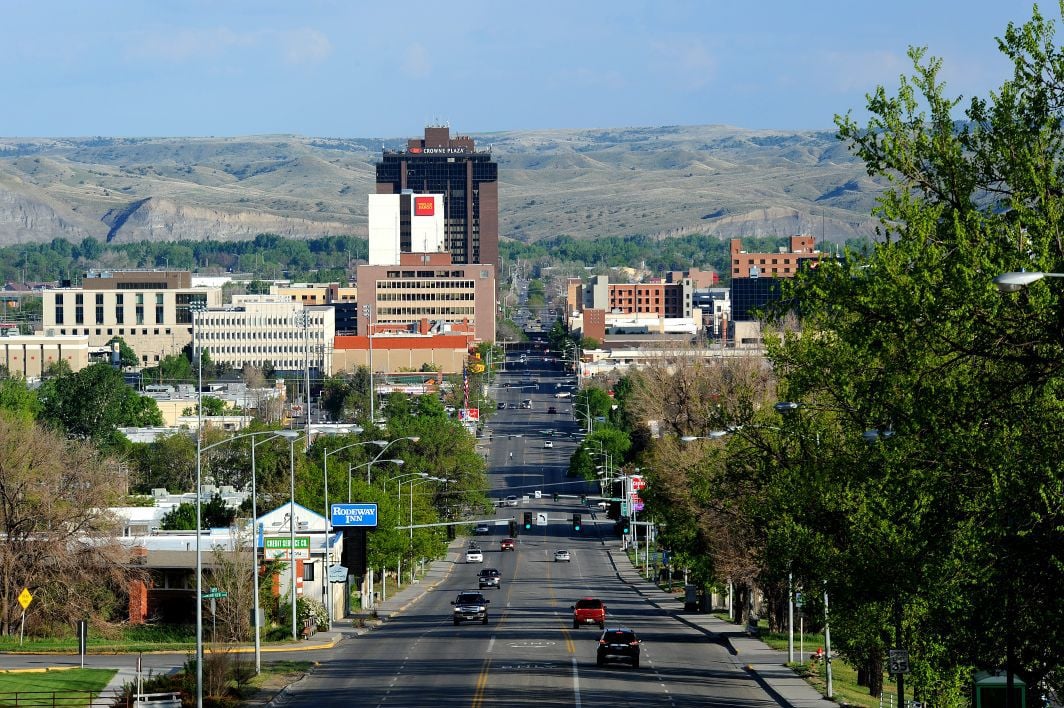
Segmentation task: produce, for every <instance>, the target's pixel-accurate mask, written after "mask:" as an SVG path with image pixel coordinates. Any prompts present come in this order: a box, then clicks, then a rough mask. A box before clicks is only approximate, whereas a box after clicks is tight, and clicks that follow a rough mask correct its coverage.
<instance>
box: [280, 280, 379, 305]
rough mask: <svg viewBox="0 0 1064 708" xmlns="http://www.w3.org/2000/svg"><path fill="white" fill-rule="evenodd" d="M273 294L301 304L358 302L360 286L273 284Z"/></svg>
mask: <svg viewBox="0 0 1064 708" xmlns="http://www.w3.org/2000/svg"><path fill="white" fill-rule="evenodd" d="M270 294H271V295H283V296H284V297H286V298H288V299H289V300H291V301H292V302H298V303H299V304H301V305H331V304H335V303H340V302H358V288H356V287H351V286H345V285H340V284H339V283H291V284H289V285H271V286H270Z"/></svg>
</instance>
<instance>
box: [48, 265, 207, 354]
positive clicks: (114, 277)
mask: <svg viewBox="0 0 1064 708" xmlns="http://www.w3.org/2000/svg"><path fill="white" fill-rule="evenodd" d="M41 298H42V310H43V311H42V314H41V319H42V327H41V329H42V331H41V334H43V335H44V336H52V337H54V336H75V335H76V336H82V337H88V338H89V348H90V349H96V348H100V347H103V346H105V345H106V344H107V342H109V341H110V340H111V338H112V337H121V338H122V340H123V341H125V343H126V344H128V345H129V346H130V347H132V348H133V351H135V352H136V353H137V357H138V358H139V359H140V363H141V365H142V366H155V365H156V364H158V363H159V361H160V360H162V359H163V358H164V357H167V356H170V355H172V354H179V353H180V352H181V350H182V349H183V348H184V347H186V346H187V345H188V344H189V343H190V342H191V341H192V311H193V309H195V308H197V307H217V306H219V305H221V304H222V290H221V288H193V287H192V275H191V273H189V272H188V271H175V270H136V271H93V272H90V273H87V274H86V276H85V278H84V280H83V281H82V284H81V287H78V288H74V287H70V288H57V289H55V290H44V291H42V292H41Z"/></svg>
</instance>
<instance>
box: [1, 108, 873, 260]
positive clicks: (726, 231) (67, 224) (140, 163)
mask: <svg viewBox="0 0 1064 708" xmlns="http://www.w3.org/2000/svg"><path fill="white" fill-rule="evenodd" d="M471 137H473V138H474V140H476V143H477V147H478V148H479V149H490V150H491V152H492V153H493V155H494V157H495V159H496V160H497V161H498V163H499V202H500V214H499V219H500V224H499V230H500V234H501V237H502V238H503V239H507V238H510V239H517V240H521V241H528V242H533V241H538V240H540V239H543V238H547V237H550V236H555V235H563V234H564V235H569V236H573V237H575V238H595V237H598V236H606V235H616V236H624V235H631V234H646V235H652V236H660V237H669V236H670V235H680V234H688V233H709V234H716V235H718V236H719V237H721V238H728V237H734V236H744V235H748V236H780V237H782V236H787V235H790V234H792V233H798V232H807V233H814V234H815V235H817V236H818V237H821V236H822V237H824V238H826V239H827V240H835V241H841V240H844V239H847V238H854V237H871V236H872V234H873V233H874V229H875V225H876V221H875V219H874V218H873V217H872V216H871V212H872V208H873V207H874V204H875V198H876V196H877V195H878V194H879V193H880V191H881V189H882V185H881V183H879V182H877V181H876V180H874V179H872V178H870V177H869V176H868V174H867V172H866V170H865V168H864V165H863V163H861V162H859V161H858V160H856V159H854V158H853V157H852V156H851V155H850V154H849V153H848V152H847V151H846V148H845V146H844V145H842V144H841V143H840V142H839V141H838V140H837V139H836V138H835V136H834V134H833V133H830V132H827V131H776V130H746V129H740V128H733V127H730V126H720V125H705V126H660V127H622V128H601V129H591V130H577V129H551V130H526V131H504V132H492V133H480V134H477V133H474V134H471ZM405 144H406V139H405V138H387V139H380V138H336V137H332V138H329V137H306V136H299V135H269V136H236V137H222V138H214V137H203V138H168V137H158V138H121V137H89V138H0V245H10V244H14V243H24V242H34V241H50V240H51V239H53V238H65V239H67V240H70V241H79V240H81V239H83V238H88V237H92V238H96V239H100V240H104V239H106V240H109V241H117V242H134V241H141V240H150V241H161V240H181V241H183V240H205V239H214V240H243V239H250V238H254V236H255V235H256V234H257V233H263V232H268V233H277V234H279V235H283V236H288V237H295V238H317V237H321V236H326V235H336V234H340V233H345V234H352V235H356V236H361V237H365V235H366V208H367V207H366V195H367V194H368V193H370V192H371V191H373V189H374V175H375V168H374V164H375V162H376V161H377V160H378V159H379V157H380V151H381V148H382V147H386V148H388V149H399V148H402V147H405ZM256 229H261V231H256Z"/></svg>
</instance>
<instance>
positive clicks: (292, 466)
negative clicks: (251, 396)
mask: <svg viewBox="0 0 1064 708" xmlns="http://www.w3.org/2000/svg"><path fill="white" fill-rule="evenodd" d="M278 435H280V436H281V437H283V438H284V439H285V440H287V441H288V485H289V500H288V538H289V546H288V552H289V553H290V554H291V557H290V558H291V561H292V566H291V573H292V639H298V638H299V634H298V632H297V630H296V440H298V439H299V438H301V437H302V436H303V431H302V430H281V431H279V432H278ZM327 523H328V521H326V524H327Z"/></svg>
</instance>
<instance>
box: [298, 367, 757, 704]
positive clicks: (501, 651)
mask: <svg viewBox="0 0 1064 708" xmlns="http://www.w3.org/2000/svg"><path fill="white" fill-rule="evenodd" d="M508 366H509V368H510V370H509V371H508V373H507V374H506V375H505V376H504V377H503V383H514V382H515V381H516V382H518V384H519V385H523V382H524V380H525V375H526V374H525V372H526V370H531V372H532V377H533V379H534V386H535V388H527V389H526V388H518V387H517V386H509V387H506V388H503V389H500V391H499V394H498V400H502V401H505V402H507V403H514V404H519V402H520V401H521V400H524V399H528V398H531V399H532V401H533V404H532V405H533V408H532V409H531V410H524V409H520V408H514V409H511V408H509V407H508V408H507V409H506V410H500V411H497V413H498V415H497V416H496V417H495V418H494V419H493V421H492V424H491V427H492V429H493V433H494V435H493V440H492V442H491V445H490V451H489V464H490V466H491V471H492V473H491V480H492V489H493V493H494V494H495V495H496V496H497V497H503V496H505V495H507V494H517V495H522V494H530V493H531V492H533V491H534V490H535V489H540V490H541V491H543V492H544V497H543V498H541V499H534V498H532V499H523V500H522V501H521V503H520V505H519V506H518V507H516V508H513V507H504V508H502V509H499V512H498V517H497V518H498V519H499V521H498V525H496V526H493V527H492V532H491V533H490V534H489V535H487V536H482V537H480V538H479V539H478V540H479V541H480V543H481V546H482V548H483V549H484V551H485V553H484V563H483V564H478V563H471V564H466V563H458V564H456V566H455V568H454V569H453V570H452V571H451V574H450V576H449V577H448V579H447V580H446V581H445V582H443V583H442V584H440V585H439V586H438V587H437V588H436V589H435V590H434V591H431V592H429V593H427V594H426V596H425V597H424V598H422V600H421V601H420V602H418V603H416V604H415V605H413V606H412V607H411V608H410V609H409V610H408V611H407V612H406V613H404V614H403V615H401V616H400V617H398V618H396V619H393V620H392V621H390V622H388V623H387V624H385V625H384V626H382V627H380V628H378V629H376V630H374V631H373V632H370V633H368V634H365V635H362V636H360V637H358V638H357V639H351V640H346V641H344V642H342V643H340V644H339V645H338V646H337V647H336V648H335V649H333V650H331V651H330V652H328V653H327V654H325V655H323V656H320V657H319V658H320V660H321V661H322V665H321V666H320V667H319V668H318V669H317V670H315V671H314V672H313V673H312V674H311V675H309V676H308V677H307V678H305V679H304V680H302V681H300V682H298V683H296V684H294V685H293V686H291V687H290V688H289V691H288V693H287V695H286V697H285V699H284V705H286V706H313V707H314V708H322V707H324V706H336V705H360V706H381V707H384V706H471V707H474V708H475V707H477V706H493V705H506V706H513V705H532V704H542V705H550V706H556V705H561V706H630V705H640V706H647V705H653V706H696V705H697V706H705V705H729V706H770V705H772V706H774V705H776V703H775V701H773V700H772V699H770V698H769V697H768V696H767V695H766V694H765V693H764V692H763V691H762V690H761V689H760V688H759V686H758V685H757V683H756V682H754V681H753V680H752V679H751V678H749V676H748V675H747V674H746V672H745V671H743V670H742V668H741V667H740V666H738V665H737V663H736V662H735V661H734V660H733V658H732V657H731V656H730V655H729V654H728V652H727V650H726V649H725V648H724V647H723V646H722V645H719V644H716V643H713V642H712V641H709V640H708V639H707V637H706V636H705V635H704V634H703V633H701V632H700V631H697V630H695V629H692V628H691V627H689V626H687V625H685V624H682V623H681V622H679V621H677V620H675V619H673V618H671V617H669V616H667V615H665V614H663V613H661V611H659V610H657V609H655V608H653V607H651V606H650V605H648V604H647V603H646V602H645V600H643V599H642V597H641V596H640V595H638V594H637V593H635V592H634V591H633V590H632V589H631V588H630V587H629V586H628V585H626V584H624V583H623V582H621V581H620V580H619V579H618V577H617V575H616V572H615V570H614V568H613V566H612V564H611V562H610V560H609V558H608V556H607V554H606V552H605V548H606V546H605V543H613V544H616V539H615V537H614V536H613V534H612V528H613V525H612V522H609V521H608V520H606V519H604V518H600V519H594V520H593V519H591V518H590V517H591V514H590V513H589V511H588V510H587V509H586V508H584V507H581V506H580V505H579V503H578V499H577V498H576V497H575V495H576V494H578V493H579V492H580V491H583V490H584V489H586V488H585V487H583V486H582V485H581V484H576V483H571V482H568V481H567V480H566V479H565V477H564V474H565V468H566V467H567V464H568V459H569V456H570V455H571V454H572V452H573V450H574V448H575V445H576V440H575V439H574V438H571V437H568V436H567V435H566V436H559V435H558V434H557V433H558V432H565V433H568V432H569V431H571V430H576V428H577V426H576V423H575V422H574V421H573V420H572V416H571V414H566V413H564V412H561V411H568V410H570V409H571V406H572V404H571V401H570V400H568V399H555V398H554V393H555V392H556V391H557V390H559V389H557V388H556V386H555V384H556V383H558V382H560V381H561V380H562V374H561V373H560V370H555V369H553V368H549V367H548V366H547V363H545V362H543V361H542V360H536V359H534V358H533V359H530V361H529V364H528V367H525V368H522V367H521V366H520V364H518V363H516V362H514V361H509V362H508ZM551 404H555V405H557V407H558V410H559V413H557V414H554V415H551V414H548V413H546V410H547V406H548V405H551ZM544 430H554V431H557V432H556V433H555V434H554V435H553V436H546V435H545V434H543V433H542V432H540V431H544ZM545 439H553V440H554V443H555V445H554V447H553V448H545V447H543V441H544V440H545ZM511 452H512V453H513V457H512V458H511V457H510V453H511ZM555 490H559V491H561V493H563V494H570V495H574V496H569V497H568V498H564V497H563V498H562V499H561V500H560V501H558V502H553V501H551V498H550V494H551V493H552V492H553V491H555ZM525 511H531V512H533V513H534V514H538V513H545V514H546V515H547V518H548V523H547V525H545V526H536V527H534V528H533V529H532V530H531V531H528V532H525V531H522V532H521V533H520V534H519V536H518V543H517V550H516V551H515V552H503V551H501V550H499V541H500V540H501V539H502V538H504V537H505V536H506V535H507V531H508V529H507V526H506V522H507V520H508V519H509V518H510V517H511V516H514V517H516V518H517V519H518V521H519V522H520V520H521V518H522V514H523V512H525ZM573 513H581V514H582V515H583V521H584V523H583V528H582V530H581V531H580V532H579V533H575V532H574V531H573V528H572V522H571V520H572V514H573ZM559 548H567V549H569V550H570V551H571V553H572V561H571V562H569V563H566V562H555V561H554V560H553V554H554V551H555V550H557V549H559ZM484 567H494V568H498V569H499V571H500V572H501V575H502V583H501V586H500V588H499V589H498V590H484V594H485V595H487V596H488V597H489V599H490V600H491V604H490V605H489V621H488V623H487V624H486V625H481V624H476V623H474V624H462V625H459V626H454V624H453V623H452V618H451V605H450V602H451V601H452V600H453V599H454V598H455V596H456V595H457V593H458V592H459V591H461V590H467V589H474V590H475V589H476V588H477V582H476V576H477V572H478V571H479V570H480V569H481V568H484ZM587 596H590V597H598V598H600V599H602V600H603V601H604V602H605V603H606V605H607V608H608V610H607V613H608V618H607V626H613V625H624V626H627V627H630V628H631V629H633V630H635V632H636V633H637V635H638V636H639V637H640V638H641V639H642V640H643V645H642V656H641V665H640V668H639V669H632V668H631V667H629V666H628V665H627V664H609V665H607V666H604V667H598V666H596V663H595V655H596V647H597V639H598V636H599V630H598V629H597V628H596V627H582V628H579V629H575V628H573V626H572V619H571V618H572V615H571V612H570V609H569V608H570V606H571V605H572V604H573V603H574V602H575V601H576V600H577V599H579V598H581V597H587Z"/></svg>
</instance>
